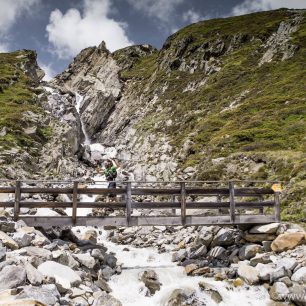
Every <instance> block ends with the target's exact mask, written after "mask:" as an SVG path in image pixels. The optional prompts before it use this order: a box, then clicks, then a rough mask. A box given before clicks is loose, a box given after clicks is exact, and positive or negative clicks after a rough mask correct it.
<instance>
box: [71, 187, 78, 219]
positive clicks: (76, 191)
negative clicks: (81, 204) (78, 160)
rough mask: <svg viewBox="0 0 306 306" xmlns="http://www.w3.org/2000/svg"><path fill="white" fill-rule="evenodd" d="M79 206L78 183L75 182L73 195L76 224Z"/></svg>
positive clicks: (73, 212)
mask: <svg viewBox="0 0 306 306" xmlns="http://www.w3.org/2000/svg"><path fill="white" fill-rule="evenodd" d="M77 206H78V182H73V194H72V222H73V224H76V221H77Z"/></svg>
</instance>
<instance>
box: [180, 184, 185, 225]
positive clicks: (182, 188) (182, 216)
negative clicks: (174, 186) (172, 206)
mask: <svg viewBox="0 0 306 306" xmlns="http://www.w3.org/2000/svg"><path fill="white" fill-rule="evenodd" d="M181 219H182V225H185V224H186V184H185V182H182V183H181Z"/></svg>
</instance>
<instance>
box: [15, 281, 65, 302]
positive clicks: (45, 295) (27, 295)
mask: <svg viewBox="0 0 306 306" xmlns="http://www.w3.org/2000/svg"><path fill="white" fill-rule="evenodd" d="M59 298H60V294H59V292H58V290H57V289H56V286H55V285H52V284H51V285H42V287H35V286H26V287H23V288H22V291H21V292H20V293H19V294H18V295H17V296H16V299H34V300H37V301H40V302H41V303H44V304H46V305H54V304H56V303H57V301H58V300H59Z"/></svg>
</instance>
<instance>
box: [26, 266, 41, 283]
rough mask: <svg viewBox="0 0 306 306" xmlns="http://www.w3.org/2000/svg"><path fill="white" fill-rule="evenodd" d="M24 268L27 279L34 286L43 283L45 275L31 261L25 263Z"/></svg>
mask: <svg viewBox="0 0 306 306" xmlns="http://www.w3.org/2000/svg"><path fill="white" fill-rule="evenodd" d="M24 268H25V270H26V274H27V279H28V281H29V282H30V284H31V285H33V286H39V285H41V283H42V281H43V275H42V274H41V273H40V272H39V271H38V270H37V269H36V268H35V267H33V266H32V265H31V264H30V263H25V265H24Z"/></svg>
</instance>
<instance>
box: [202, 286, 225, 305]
mask: <svg viewBox="0 0 306 306" xmlns="http://www.w3.org/2000/svg"><path fill="white" fill-rule="evenodd" d="M199 287H200V289H201V290H202V291H204V292H205V293H207V294H208V295H210V297H211V299H212V300H213V301H214V302H215V303H216V304H219V303H221V302H222V301H223V298H222V296H221V294H220V293H219V291H218V289H217V288H216V287H215V286H213V285H211V284H208V283H206V282H203V281H202V282H199Z"/></svg>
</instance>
